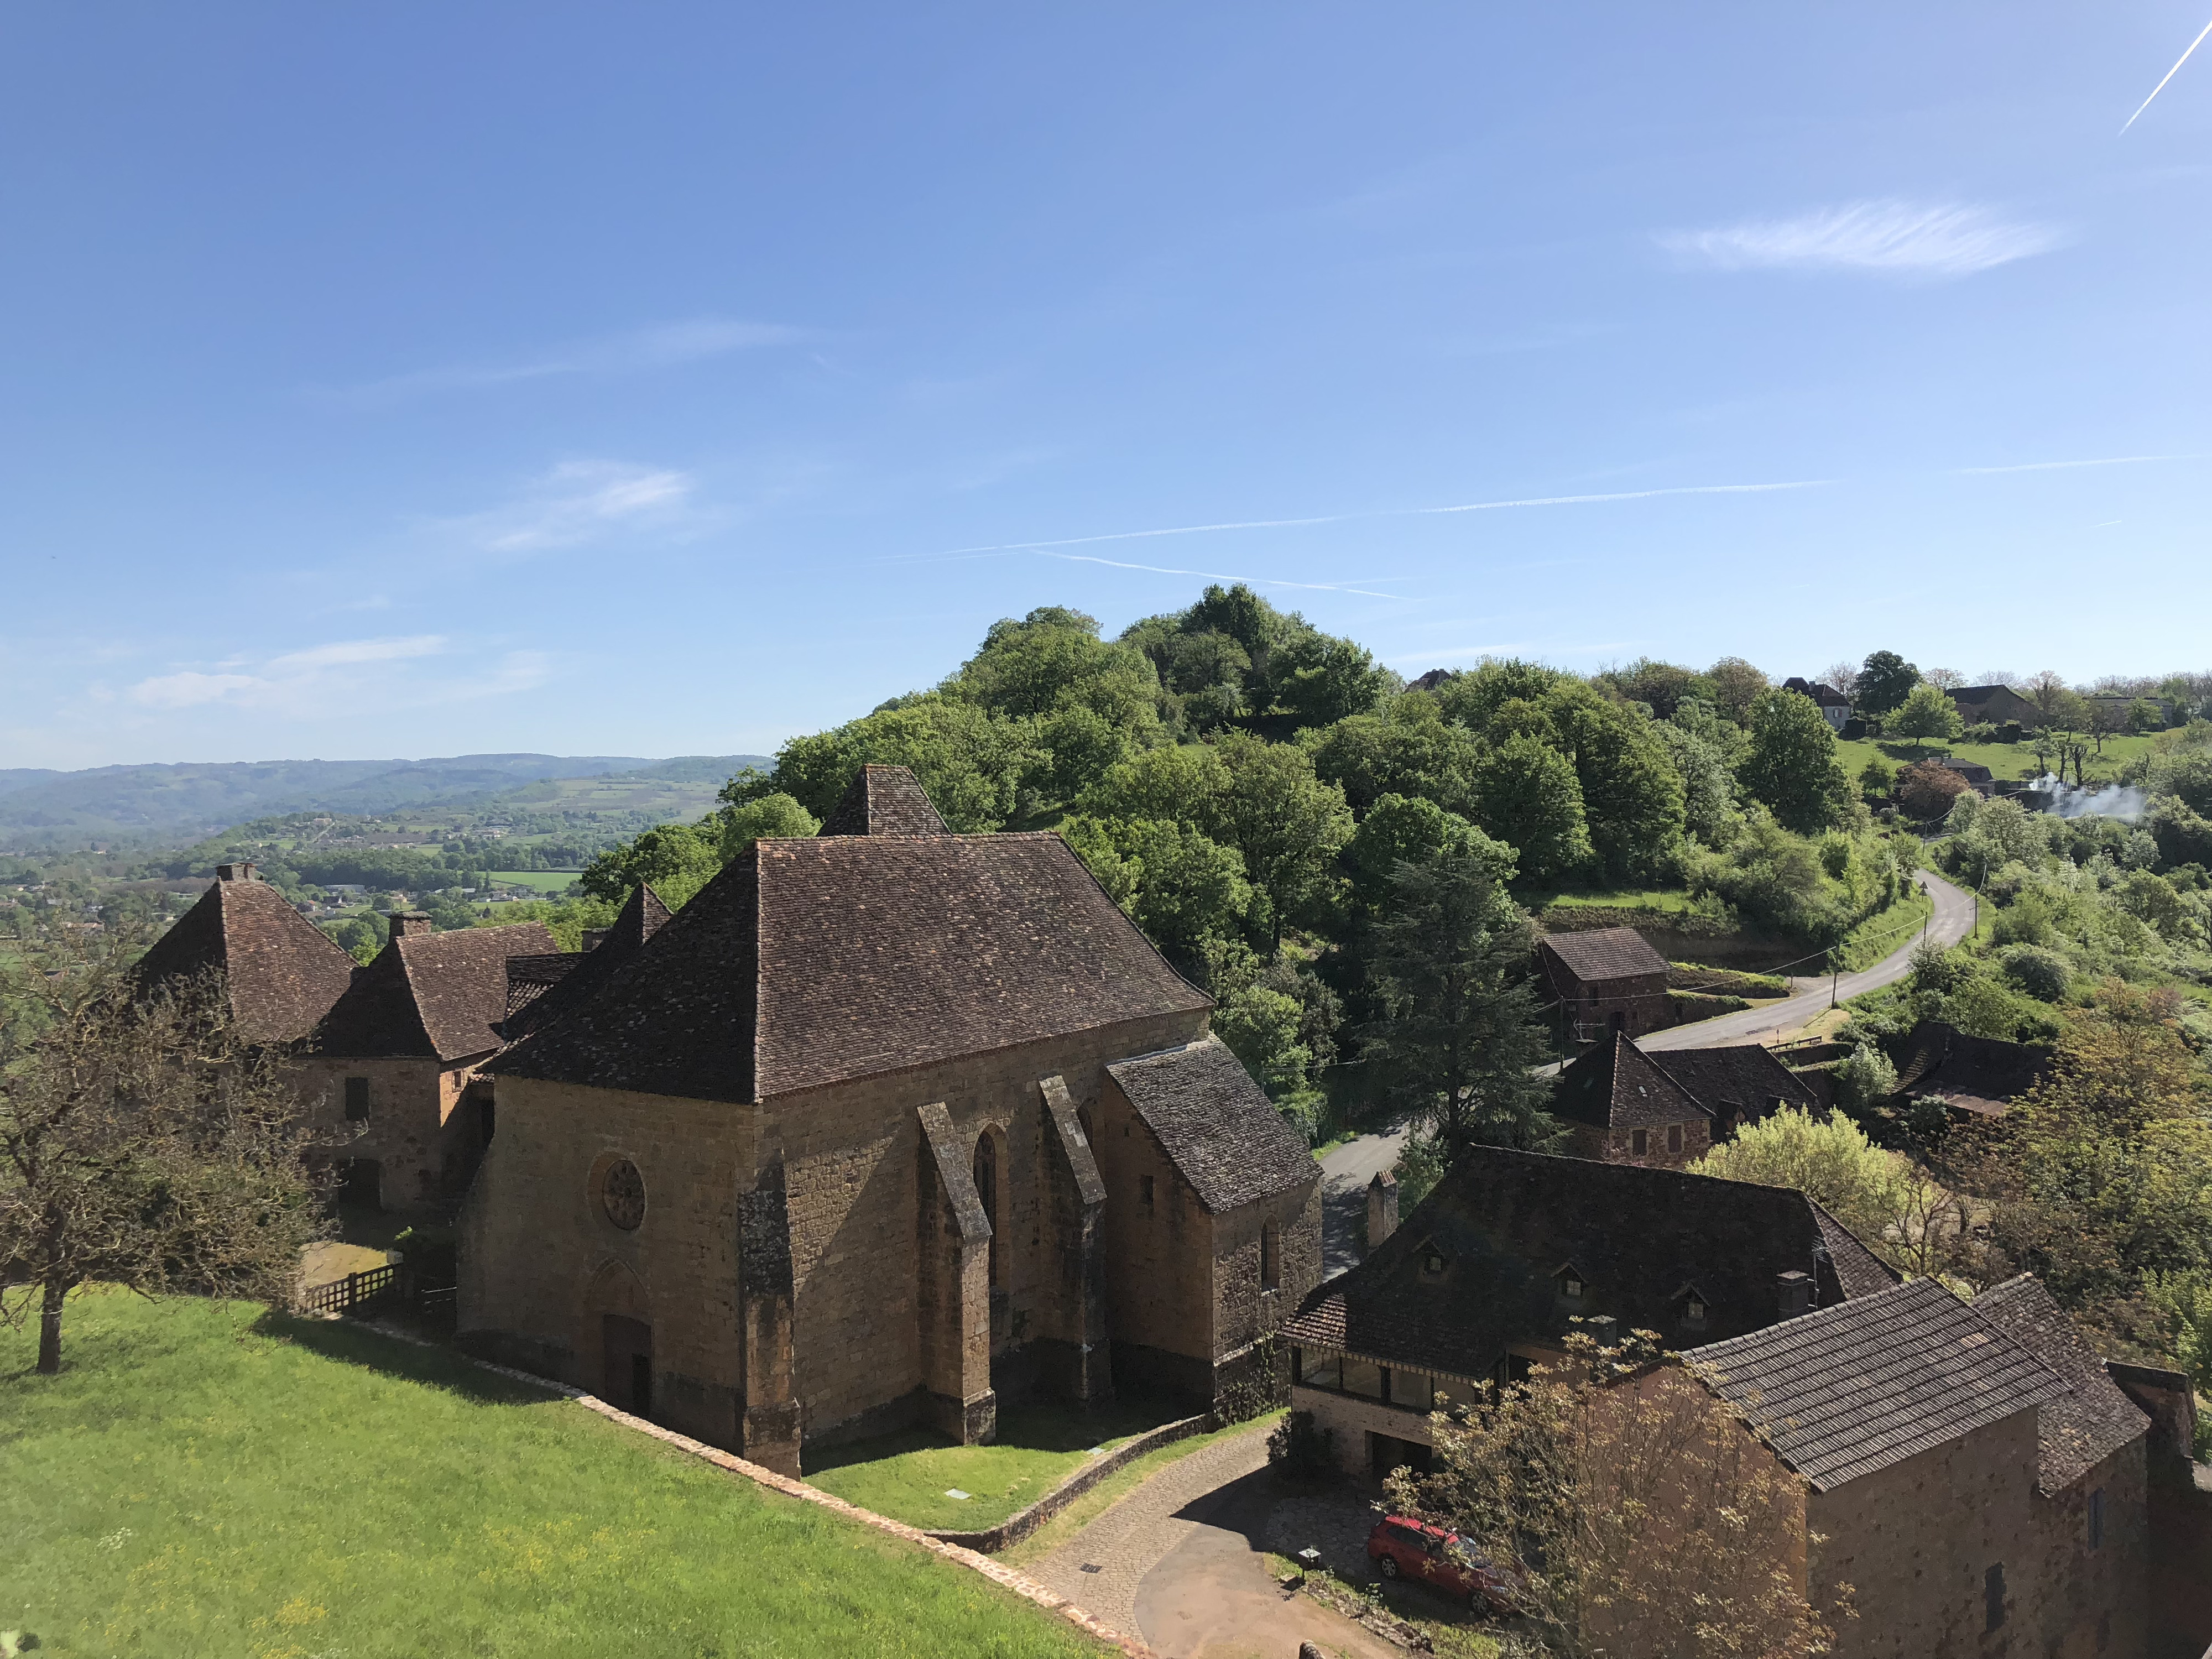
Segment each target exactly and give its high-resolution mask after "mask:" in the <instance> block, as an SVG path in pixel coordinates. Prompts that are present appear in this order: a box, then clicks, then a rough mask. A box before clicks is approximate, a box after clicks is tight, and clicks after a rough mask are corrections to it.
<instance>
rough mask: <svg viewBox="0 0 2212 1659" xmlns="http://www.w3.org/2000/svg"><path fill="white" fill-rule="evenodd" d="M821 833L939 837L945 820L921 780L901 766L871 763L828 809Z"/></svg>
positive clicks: (862, 769)
mask: <svg viewBox="0 0 2212 1659" xmlns="http://www.w3.org/2000/svg"><path fill="white" fill-rule="evenodd" d="M820 833H821V834H823V835H825V836H941V835H944V834H945V820H944V819H943V818H941V817H939V816H938V812H937V808H936V807H935V806H934V805H933V804H932V803H931V801H930V799H929V796H928V795H927V793H925V792H924V790H923V789H922V787H921V780H919V779H918V778H916V777H915V775H914V773H913V771H912V770H911V769H908V768H907V767H903V766H878V765H874V764H870V765H866V766H863V767H862V768H861V769H860V776H858V777H857V778H854V780H853V786H852V787H851V788H849V789H848V790H846V792H845V798H844V799H842V800H841V801H839V802H838V803H837V805H836V806H835V807H833V808H831V809H830V812H829V817H828V818H827V819H825V820H824V821H823V825H822V829H821V830H820Z"/></svg>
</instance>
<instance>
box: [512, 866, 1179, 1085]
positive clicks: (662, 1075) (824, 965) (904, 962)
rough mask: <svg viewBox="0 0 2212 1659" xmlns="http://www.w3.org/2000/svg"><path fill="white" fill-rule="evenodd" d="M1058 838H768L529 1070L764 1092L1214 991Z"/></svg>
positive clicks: (568, 1019)
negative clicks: (1167, 953) (1171, 961)
mask: <svg viewBox="0 0 2212 1659" xmlns="http://www.w3.org/2000/svg"><path fill="white" fill-rule="evenodd" d="M1208 1006H1211V1005H1210V1000H1209V999H1208V998H1207V997H1206V994H1204V993H1203V992H1200V991H1199V990H1197V989H1195V988H1194V987H1192V986H1191V985H1189V984H1188V982H1186V981H1184V980H1182V978H1181V977H1180V976H1178V975H1176V972H1175V970H1174V969H1171V968H1170V967H1169V966H1168V965H1167V963H1166V962H1165V961H1164V960H1163V959H1162V957H1160V955H1159V953H1158V951H1155V950H1153V949H1152V945H1150V944H1148V943H1147V942H1146V939H1145V937H1144V935H1143V934H1142V933H1139V932H1138V931H1137V930H1136V928H1135V927H1134V926H1133V925H1132V924H1131V922H1130V921H1129V920H1128V918H1127V917H1126V916H1124V915H1122V914H1121V911H1120V910H1119V909H1117V908H1115V905H1114V902H1113V901H1112V900H1111V899H1109V898H1108V897H1107V896H1106V894H1105V892H1104V891H1103V890H1102V889H1101V888H1100V887H1099V885H1098V884H1097V882H1096V881H1094V880H1092V879H1091V874H1090V872H1088V871H1087V870H1085V868H1084V866H1083V864H1082V861H1081V860H1079V859H1078V858H1077V857H1076V856H1075V854H1073V853H1072V852H1070V851H1069V850H1068V848H1067V845H1066V842H1062V841H1061V840H1060V837H1059V836H1054V835H1046V834H1034V835H998V836H877V835H868V836H831V835H826V834H825V835H823V836H816V837H814V838H812V839H811V840H805V841H799V840H785V841H775V840H763V841H761V842H757V843H756V844H755V845H754V847H753V848H752V850H751V851H750V853H748V854H744V855H741V856H740V857H738V859H736V860H733V861H732V863H731V864H730V865H729V866H726V868H725V869H724V870H723V872H722V873H721V874H720V876H718V877H716V878H714V881H712V882H711V883H709V884H708V886H707V887H706V889H705V890H703V891H702V892H701V893H700V894H699V895H698V896H697V897H696V898H694V899H693V900H692V901H691V902H690V903H689V904H687V905H685V906H684V908H683V909H682V910H681V911H680V912H678V915H676V918H675V919H674V920H673V921H671V922H670V923H669V924H668V925H667V926H666V927H664V928H662V929H661V930H660V931H659V933H657V934H656V935H654V937H653V941H652V943H651V944H650V945H648V946H647V948H646V950H645V951H643V952H642V953H641V955H640V957H638V959H637V961H636V962H635V963H633V964H631V965H630V966H629V967H628V968H627V969H624V970H623V972H622V973H620V974H618V975H616V976H615V979H614V981H613V982H612V983H611V985H609V986H608V987H607V988H606V990H605V991H604V992H603V993H601V994H599V996H597V997H595V998H593V999H592V1000H590V1001H588V1002H586V1003H584V1004H583V1005H582V1006H579V1007H576V1008H574V1009H572V1010H571V1011H569V1012H568V1013H566V1014H564V1015H563V1016H562V1018H559V1019H557V1020H555V1021H554V1022H552V1023H551V1024H549V1025H547V1026H546V1027H545V1028H544V1029H543V1030H539V1031H538V1032H536V1033H535V1034H533V1035H532V1036H529V1037H528V1038H526V1039H525V1040H524V1041H523V1042H521V1043H520V1044H519V1045H518V1046H517V1047H516V1048H514V1049H513V1050H512V1051H511V1052H510V1053H508V1054H505V1055H502V1056H501V1059H500V1060H499V1061H498V1063H497V1066H495V1069H496V1070H498V1071H500V1072H503V1073H508V1074H511V1075H513V1076H518V1077H538V1078H546V1079H559V1080H562V1081H567V1082H574V1083H583V1084H589V1085H594V1086H597V1087H601V1088H623V1089H636V1090H640V1091H646V1092H649V1093H655V1094H667V1095H678V1096H684V1097H689V1098H692V1099H699V1100H727V1101H750V1100H756V1099H759V1100H765V1099H768V1098H770V1097H775V1096H779V1095H786V1094H790V1093H793V1092H795V1091H799V1090H803V1089H813V1088H819V1087H822V1086H823V1085H828V1084H832V1083H838V1082H842V1081H845V1080H847V1079H852V1078H857V1077H865V1076H867V1075H870V1074H872V1073H879V1072H889V1071H896V1070H900V1069H902V1068H903V1067H907V1066H921V1065H927V1064H931V1063H933V1062H936V1061H939V1060H950V1059H952V1058H954V1057H956V1056H957V1055H961V1054H975V1053H979V1052H981V1051H984V1050H988V1049H993V1048H1006V1047H1008V1046H1011V1045H1012V1044H1014V1043H1018V1042H1033V1041H1036V1040H1038V1039H1040V1038H1043V1037H1047V1036H1059V1035H1061V1034H1064V1033H1070V1032H1075V1031H1082V1030H1093V1029H1096V1028H1097V1027H1099V1026H1103V1025H1111V1024H1119V1023H1121V1022H1125V1021H1128V1020H1134V1019H1141V1018H1146V1017H1149V1016H1153V1015H1158V1014H1164V1013H1169V1012H1197V1011H1200V1010H1202V1009H1204V1008H1206V1007H1208Z"/></svg>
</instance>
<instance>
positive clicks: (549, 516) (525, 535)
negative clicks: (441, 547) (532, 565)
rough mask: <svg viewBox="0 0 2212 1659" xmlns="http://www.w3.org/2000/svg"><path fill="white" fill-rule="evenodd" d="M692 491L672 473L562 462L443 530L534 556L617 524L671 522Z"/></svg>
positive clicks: (683, 477)
mask: <svg viewBox="0 0 2212 1659" xmlns="http://www.w3.org/2000/svg"><path fill="white" fill-rule="evenodd" d="M693 489H694V483H693V481H692V479H691V478H690V476H689V475H688V474H686V473H683V472H678V471H676V470H674V469H673V468H671V467H652V466H638V465H633V464H632V463H630V462H628V461H606V460H589V461H563V462H562V464H561V465H558V466H556V467H555V468H553V470H552V471H550V472H547V473H545V474H544V475H543V476H542V477H539V478H538V479H537V480H536V481H535V482H534V483H532V484H531V485H530V486H529V487H528V488H527V489H525V490H524V491H523V492H522V494H521V495H520V497H518V498H517V499H516V500H515V501H511V502H509V503H507V505H506V506H504V507H495V508H493V509H491V510H490V511H489V512H485V513H471V514H469V515H467V516H466V517H464V518H460V519H456V520H450V521H449V524H450V526H451V527H452V528H454V529H457V530H459V532H461V533H462V535H463V536H465V538H467V539H468V540H469V541H471V542H472V543H474V544H476V545H477V546H478V547H480V548H482V549H483V550H485V551H487V552H491V553H540V552H544V551H547V550H551V549H554V548H562V547H576V546H580V545H581V544H584V543H586V542H590V541H593V540H596V539H598V538H599V537H600V536H602V535H605V533H607V532H609V531H611V530H614V529H617V528H618V527H622V526H653V525H665V524H668V523H671V522H672V521H674V520H677V519H678V518H679V517H680V516H681V514H682V513H683V510H684V506H685V504H686V503H687V502H688V501H690V499H691V495H692V493H693Z"/></svg>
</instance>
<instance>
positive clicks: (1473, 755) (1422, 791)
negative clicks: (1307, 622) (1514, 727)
mask: <svg viewBox="0 0 2212 1659" xmlns="http://www.w3.org/2000/svg"><path fill="white" fill-rule="evenodd" d="M1310 741H1311V742H1312V744H1313V757H1314V771H1315V773H1316V775H1318V776H1320V777H1321V778H1322V779H1323V780H1325V781H1328V782H1330V783H1334V784H1335V785H1336V786H1337V787H1339V788H1340V789H1342V790H1343V791H1344V799H1345V801H1346V804H1347V805H1350V806H1351V808H1352V811H1355V812H1365V811H1368V810H1369V809H1370V807H1372V806H1373V805H1375V803H1376V801H1377V800H1379V799H1382V798H1383V796H1384V795H1407V796H1419V797H1420V798H1421V799H1424V800H1430V801H1434V802H1435V803H1436V804H1437V805H1438V806H1441V807H1443V809H1444V810H1445V811H1449V812H1457V813H1458V814H1460V815H1461V816H1462V817H1466V816H1467V815H1468V813H1469V812H1470V811H1472V810H1473V807H1474V784H1473V782H1472V779H1473V776H1474V769H1475V765H1476V763H1477V762H1478V761H1479V760H1480V757H1481V753H1482V745H1481V744H1480V742H1479V741H1478V740H1477V739H1476V738H1475V737H1474V734H1473V733H1472V732H1469V731H1468V729H1467V728H1466V727H1465V726H1461V725H1459V724H1458V723H1457V722H1455V721H1450V720H1445V719H1444V717H1443V709H1442V708H1441V707H1440V706H1439V705H1438V703H1437V699H1436V698H1435V697H1433V696H1429V695H1428V694H1426V693H1425V692H1420V691H1408V692H1405V693H1403V694H1402V695H1401V696H1395V697H1393V698H1392V699H1391V700H1390V701H1389V702H1388V703H1387V704H1385V705H1384V706H1383V708H1382V709H1381V710H1380V711H1379V712H1377V713H1376V714H1355V715H1352V717H1351V718H1350V719H1348V720H1339V721H1337V722H1336V723H1335V724H1334V726H1329V727H1328V728H1327V729H1326V730H1324V731H1322V732H1318V733H1316V734H1315V736H1314V737H1313V738H1311V739H1310Z"/></svg>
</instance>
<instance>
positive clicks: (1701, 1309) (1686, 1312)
mask: <svg viewBox="0 0 2212 1659" xmlns="http://www.w3.org/2000/svg"><path fill="white" fill-rule="evenodd" d="M1682 1318H1683V1320H1684V1321H1685V1322H1686V1323H1688V1324H1692V1325H1703V1324H1704V1323H1705V1297H1702V1296H1699V1295H1696V1294H1695V1293H1692V1296H1691V1297H1690V1299H1689V1300H1688V1301H1686V1302H1685V1303H1684V1304H1682Z"/></svg>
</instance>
